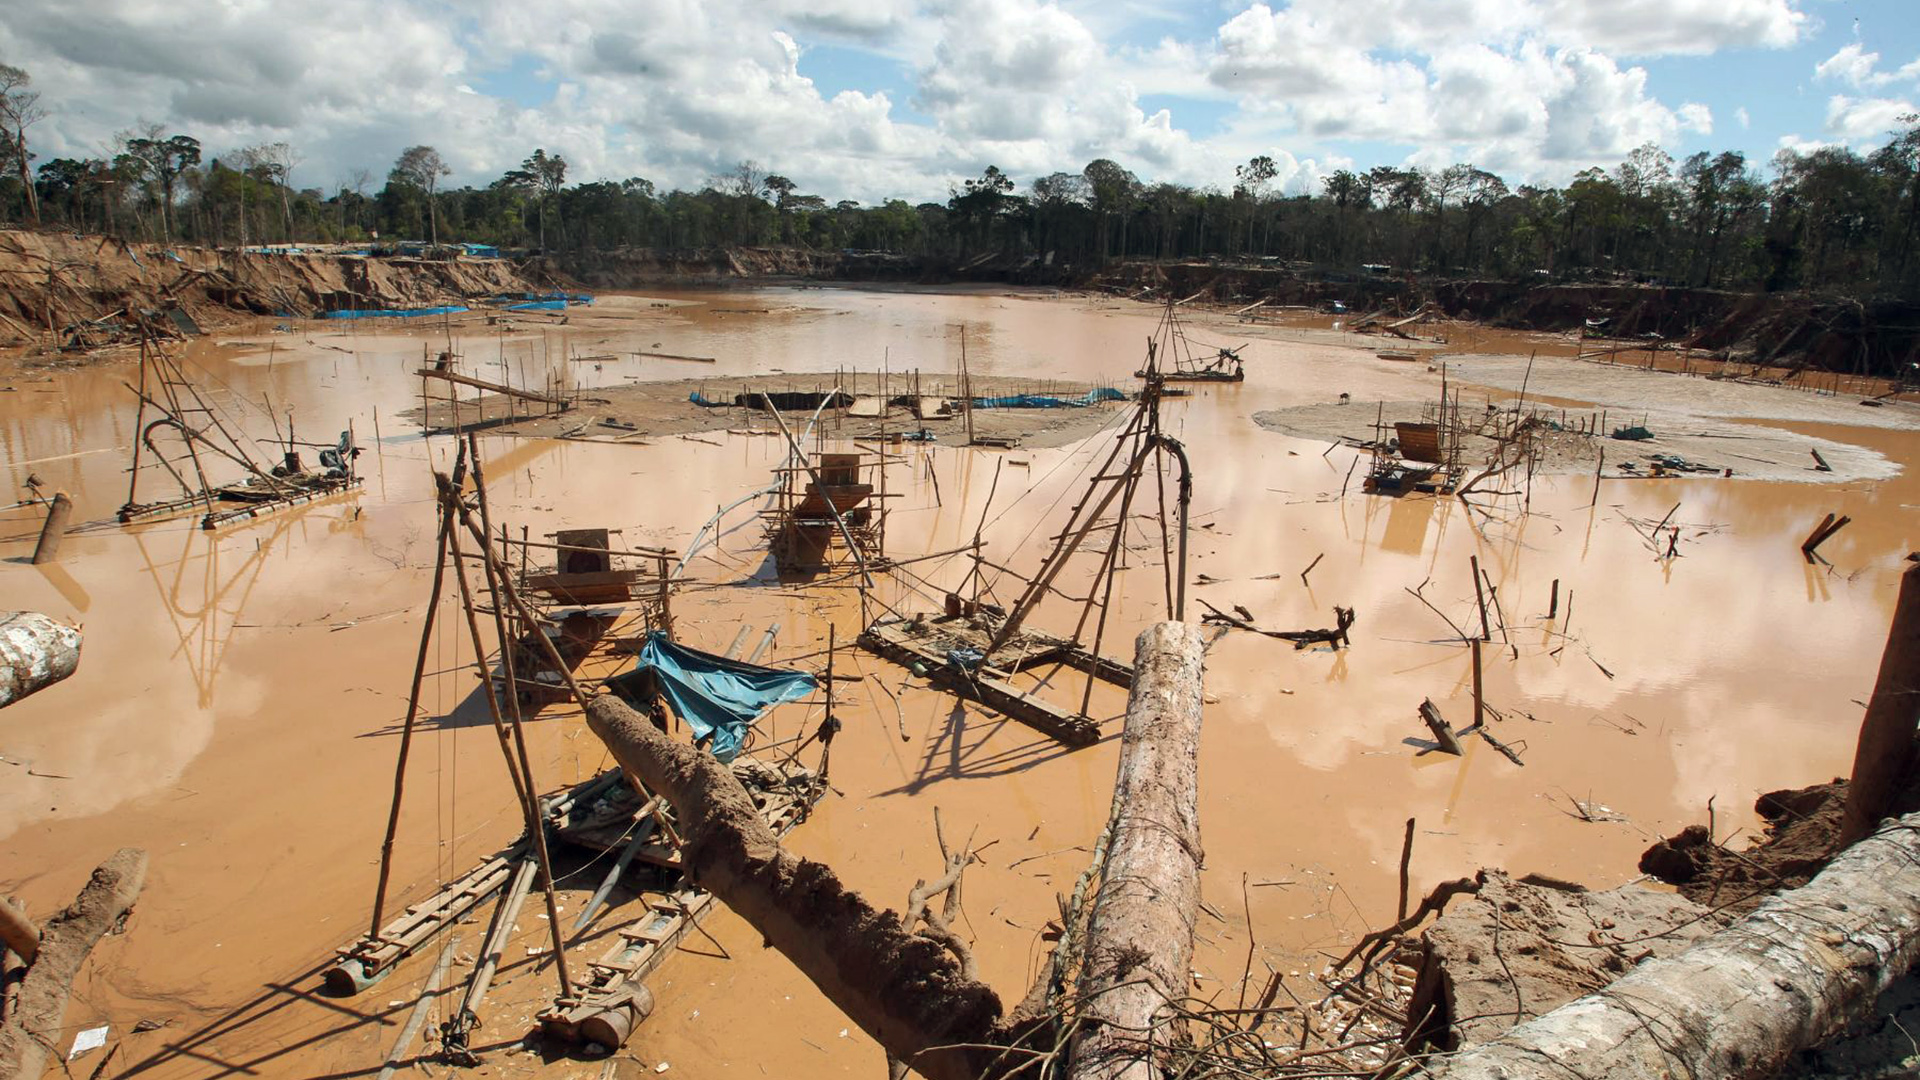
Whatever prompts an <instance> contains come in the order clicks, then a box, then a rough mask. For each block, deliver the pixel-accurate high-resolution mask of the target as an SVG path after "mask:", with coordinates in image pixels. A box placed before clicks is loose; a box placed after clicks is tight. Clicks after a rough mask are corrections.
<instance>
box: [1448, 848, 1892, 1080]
mask: <svg viewBox="0 0 1920 1080" xmlns="http://www.w3.org/2000/svg"><path fill="white" fill-rule="evenodd" d="M1916 957H1920V814H1910V815H1908V816H1906V817H1904V818H1900V819H1898V820H1897V821H1894V822H1891V823H1889V824H1888V825H1887V826H1885V827H1883V828H1881V829H1880V830H1879V831H1878V832H1876V833H1874V834H1873V835H1871V836H1869V837H1867V838H1866V839H1864V840H1862V841H1860V842H1859V843H1858V844H1855V845H1854V846H1853V847H1851V848H1848V849H1847V850H1845V851H1843V852H1841V853H1840V854H1839V855H1838V856H1836V857H1835V858H1834V860H1833V861H1832V862H1831V863H1829V864H1828V866H1827V868H1826V869H1825V870H1823V871H1821V873H1820V875H1819V876H1818V877H1816V878H1814V879H1813V880H1812V881H1810V882H1808V883H1807V884H1806V885H1803V886H1801V887H1800V888H1798V889H1792V890H1789V891H1787V892H1782V893H1778V894H1776V895H1774V896H1773V897H1771V898H1769V899H1768V900H1766V901H1765V902H1764V903H1762V904H1761V905H1760V906H1759V907H1758V908H1756V909H1754V911H1753V912H1752V914H1750V915H1748V916H1747V917H1746V918H1744V919H1742V920H1740V921H1739V922H1738V923H1735V924H1734V925H1733V926H1731V927H1729V928H1727V929H1726V930H1723V931H1721V932H1720V933H1718V934H1714V935H1712V936H1711V937H1708V938H1706V939H1705V940H1703V941H1701V942H1699V943H1698V944H1695V945H1694V946H1693V947H1692V948H1689V949H1687V950H1686V951H1685V952H1682V953H1680V954H1679V955H1677V956H1673V957H1669V958H1666V959H1661V960H1650V961H1647V962H1645V963H1643V964H1641V965H1640V966H1639V967H1637V968H1635V969H1634V970H1633V971H1631V972H1629V973H1628V974H1627V975H1626V976H1624V977H1623V978H1621V979H1619V980H1618V981H1616V982H1614V983H1613V984H1611V985H1609V986H1607V987H1606V988H1605V989H1603V990H1600V991H1598V992H1596V993H1593V994H1589V995H1587V996H1586V997H1583V998H1579V999H1577V1000H1575V1001H1572V1002H1569V1003H1567V1004H1566V1005H1563V1006H1561V1007H1560V1008H1558V1009H1555V1010H1554V1011H1552V1012H1550V1013H1547V1014H1546V1015H1544V1016H1541V1017H1538V1018H1536V1019H1534V1020H1530V1021H1528V1022H1527V1023H1524V1024H1521V1025H1519V1026H1517V1027H1515V1028H1513V1029H1512V1030H1510V1031H1508V1032H1507V1033H1506V1034H1505V1035H1503V1036H1501V1037H1500V1038H1498V1039H1495V1040H1494V1041H1492V1042H1488V1043H1484V1044H1482V1045H1480V1046H1477V1047H1475V1048H1473V1049H1471V1050H1468V1051H1466V1052H1464V1053H1462V1054H1459V1055H1457V1056H1455V1057H1452V1058H1449V1059H1446V1060H1445V1061H1444V1062H1441V1063H1440V1064H1438V1065H1437V1066H1436V1067H1434V1068H1433V1069H1432V1070H1431V1072H1432V1075H1433V1076H1434V1077H1436V1078H1439V1080H1495V1078H1499V1080H1536V1078H1537V1080H1549V1078H1551V1080H1566V1078H1567V1077H1569V1076H1592V1077H1599V1076H1604V1077H1608V1078H1609V1080H1639V1078H1646V1080H1654V1078H1661V1080H1665V1078H1667V1077H1673V1076H1695V1077H1716V1078H1717V1077H1759V1076H1768V1075H1772V1074H1773V1072H1774V1071H1776V1070H1777V1069H1778V1068H1779V1067H1780V1066H1781V1065H1782V1064H1783V1063H1784V1062H1785V1061H1786V1060H1787V1059H1788V1058H1789V1057H1791V1056H1792V1055H1793V1054H1795V1053H1796V1052H1798V1051H1800V1050H1802V1049H1805V1048H1806V1047H1809V1046H1813V1045H1814V1044H1816V1043H1818V1042H1819V1041H1820V1040H1821V1039H1823V1038H1825V1037H1826V1036H1827V1035H1828V1034H1830V1033H1831V1032H1832V1031H1833V1030H1835V1029H1836V1028H1837V1027H1839V1026H1840V1025H1841V1024H1843V1023H1845V1022H1846V1021H1847V1020H1848V1019H1850V1018H1852V1017H1856V1016H1859V1015H1861V1014H1863V1013H1864V1012H1865V1010H1866V1009H1867V1008H1868V1007H1869V1006H1871V1005H1872V1003H1873V1001H1874V999H1875V998H1876V997H1877V996H1878V995H1879V994H1880V992H1881V991H1882V990H1884V989H1885V988H1886V987H1887V984H1888V983H1890V982H1891V981H1893V980H1894V979H1895V978H1897V977H1898V976H1900V975H1901V974H1903V973H1904V972H1906V971H1907V969H1908V968H1909V967H1911V966H1912V965H1913V963H1914V961H1915V959H1916Z"/></svg>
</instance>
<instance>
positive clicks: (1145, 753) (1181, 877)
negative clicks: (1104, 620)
mask: <svg viewBox="0 0 1920 1080" xmlns="http://www.w3.org/2000/svg"><path fill="white" fill-rule="evenodd" d="M1202 655H1203V650H1202V647H1201V643H1200V630H1199V628H1198V627H1196V626H1193V625H1191V624H1188V623H1178V622H1163V623H1157V624H1155V625H1153V626H1150V627H1148V628H1147V629H1146V630H1145V631H1143V632H1142V633H1141V634H1140V637H1139V638H1138V639H1137V640H1136V641H1135V643H1134V669H1133V671H1134V674H1133V689H1132V691H1131V692H1130V693H1129V694H1128V696H1127V722H1126V730H1125V733H1124V735H1123V736H1122V742H1121V749H1120V771H1119V775H1118V776H1117V777H1116V779H1115V780H1114V788H1113V816H1112V818H1111V819H1110V821H1109V824H1108V828H1109V829H1111V830H1112V840H1111V841H1110V842H1109V843H1108V846H1107V856H1106V861H1105V864H1104V865H1103V866H1101V868H1100V891H1099V892H1098V893H1096V894H1095V895H1094V900H1093V913H1092V916H1091V917H1090V918H1089V920H1088V923H1087V937H1086V949H1085V954H1084V960H1083V966H1082V974H1081V977H1080V981H1079V985H1078V987H1077V990H1078V997H1079V1000H1080V1008H1079V1014H1078V1015H1079V1019H1080V1028H1079V1030H1078V1032H1077V1033H1076V1034H1075V1036H1074V1039H1073V1050H1072V1053H1073V1064H1072V1067H1071V1068H1070V1069H1069V1071H1068V1074H1067V1075H1068V1077H1069V1078H1070V1080H1151V1078H1154V1077H1158V1076H1160V1075H1162V1070H1161V1069H1160V1068H1159V1067H1158V1065H1157V1064H1156V1063H1155V1062H1154V1061H1153V1060H1152V1057H1151V1054H1150V1049H1151V1048H1150V1039H1149V1036H1150V1035H1154V1034H1156V1033H1155V1032H1154V1030H1153V1029H1154V1027H1155V1025H1156V1023H1160V1022H1163V1021H1165V1020H1166V1019H1167V1009H1168V1005H1169V1003H1171V1002H1178V1001H1180V1000H1182V999H1184V998H1186V997H1187V986H1188V982H1189V980H1190V978H1191V976H1190V975H1189V974H1188V972H1189V971H1190V970H1191V966H1190V962H1191V961H1192V959H1193V923H1194V919H1195V918H1196V917H1197V913H1198V911H1199V906H1200V862H1201V859H1202V853H1201V850H1200V813H1199V807H1198V804H1199V794H1200V761H1199V754H1200V705H1201V695H1200V667H1201V659H1202ZM1157 1036H1158V1039H1157V1041H1159V1042H1160V1043H1161V1044H1162V1045H1163V1046H1164V1044H1165V1041H1166V1034H1165V1032H1164V1031H1162V1032H1159V1033H1157Z"/></svg>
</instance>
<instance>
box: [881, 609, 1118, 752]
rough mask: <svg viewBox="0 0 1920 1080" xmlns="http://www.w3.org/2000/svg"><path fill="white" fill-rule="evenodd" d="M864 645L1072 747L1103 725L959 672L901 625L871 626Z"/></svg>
mask: <svg viewBox="0 0 1920 1080" xmlns="http://www.w3.org/2000/svg"><path fill="white" fill-rule="evenodd" d="M860 645H861V647H863V648H865V649H866V650H867V651H869V652H872V653H874V654H876V655H879V656H881V657H884V658H885V659H888V660H891V661H893V662H894V663H896V664H899V665H900V666H902V667H905V668H909V669H911V668H912V667H913V665H914V664H915V663H916V662H917V663H919V664H921V665H923V666H924V667H925V668H926V671H927V674H926V678H927V680H928V681H929V682H931V683H933V684H934V685H936V686H939V687H941V688H942V689H945V690H947V691H949V692H951V693H953V694H955V695H957V696H959V697H964V698H969V699H971V700H973V701H978V702H979V703H981V704H982V705H985V706H987V707H988V708H991V709H995V710H997V711H999V712H1002V713H1005V714H1006V715H1008V716H1010V717H1012V718H1014V719H1015V720H1018V721H1019V722H1021V723H1023V724H1025V725H1027V726H1028V727H1030V728H1033V729H1034V730H1036V731H1039V732H1041V733H1042V734H1044V735H1047V736H1049V737H1051V738H1054V739H1058V740H1059V741H1061V742H1063V743H1066V744H1067V745H1069V746H1086V745H1088V744H1090V743H1094V742H1097V741H1099V739H1100V725H1099V724H1096V723H1094V722H1093V721H1092V720H1091V719H1089V718H1087V717H1085V716H1078V715H1075V714H1073V713H1070V712H1067V711H1066V710H1065V709H1062V708H1060V707H1059V706H1057V705H1054V704H1052V703H1050V702H1046V701H1042V700H1041V699H1039V698H1037V697H1034V696H1032V695H1031V694H1028V693H1026V692H1025V691H1023V690H1020V689H1018V688H1017V687H1015V686H1013V685H1012V684H1010V683H1007V682H1005V681H1003V680H1001V679H998V678H995V677H994V676H992V675H989V674H981V673H977V672H976V673H975V674H973V675H970V676H969V675H966V674H963V673H961V672H958V671H955V670H954V669H953V667H952V666H951V665H949V664H948V663H947V658H946V657H945V656H944V655H941V654H939V653H937V652H935V651H933V650H931V649H928V648H925V647H923V646H921V645H919V644H918V643H916V642H914V641H913V640H912V638H911V637H909V636H908V635H907V634H906V633H905V632H904V631H903V630H901V629H900V628H899V626H897V625H894V624H882V623H876V624H874V625H873V626H870V627H868V628H867V630H866V632H865V633H863V634H861V635H860Z"/></svg>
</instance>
